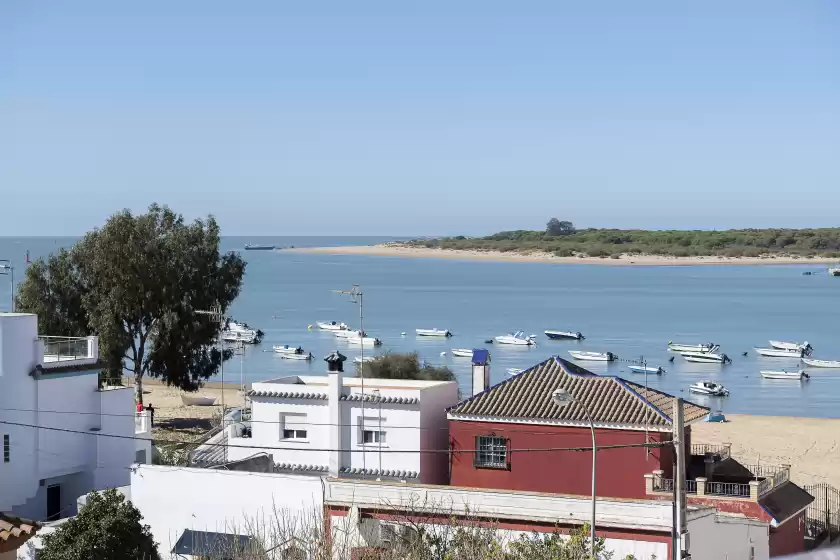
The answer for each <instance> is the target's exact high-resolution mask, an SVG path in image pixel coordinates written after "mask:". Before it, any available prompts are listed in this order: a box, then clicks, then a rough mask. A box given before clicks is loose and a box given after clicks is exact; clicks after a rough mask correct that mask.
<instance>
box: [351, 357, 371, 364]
mask: <svg viewBox="0 0 840 560" xmlns="http://www.w3.org/2000/svg"><path fill="white" fill-rule="evenodd" d="M375 359H376V356H365V357H364V358H362V357H361V356H356V357H355V358H353V361H354V362H356V363H357V364H361V363H367V362H372V361H373V360H375Z"/></svg>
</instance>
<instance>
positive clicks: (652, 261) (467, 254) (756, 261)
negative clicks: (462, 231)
mask: <svg viewBox="0 0 840 560" xmlns="http://www.w3.org/2000/svg"><path fill="white" fill-rule="evenodd" d="M280 250H281V251H282V252H284V253H302V254H324V255H359V256H370V257H402V258H415V259H450V260H460V261H488V262H534V263H546V264H596V265H605V266H709V265H718V266H721V265H735V266H751V265H773V264H777V265H778V264H806V265H815V264H816V265H826V264H831V263H836V262H837V259H829V258H823V257H814V258H792V257H787V256H778V257H722V256H707V257H668V256H664V255H624V254H623V255H621V257H620V258H617V259H612V258H601V257H558V256H555V255H553V254H551V253H527V254H524V253H502V252H500V251H467V250H459V249H427V248H423V247H406V246H402V245H390V244H386V245H357V246H339V247H296V248H293V249H280Z"/></svg>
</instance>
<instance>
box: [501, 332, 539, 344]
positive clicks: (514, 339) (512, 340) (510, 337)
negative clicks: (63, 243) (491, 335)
mask: <svg viewBox="0 0 840 560" xmlns="http://www.w3.org/2000/svg"><path fill="white" fill-rule="evenodd" d="M496 342H498V343H499V344H512V345H514V346H536V345H537V341H536V340H534V338H533V335H532V336H525V332H524V331H516V332H515V333H510V334H503V335H501V336H497V337H496Z"/></svg>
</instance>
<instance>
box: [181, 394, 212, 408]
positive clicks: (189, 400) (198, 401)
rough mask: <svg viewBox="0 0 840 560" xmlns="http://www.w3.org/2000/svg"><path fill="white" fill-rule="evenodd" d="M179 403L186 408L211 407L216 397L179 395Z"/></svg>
mask: <svg viewBox="0 0 840 560" xmlns="http://www.w3.org/2000/svg"><path fill="white" fill-rule="evenodd" d="M181 402H182V403H183V404H185V405H187V406H213V405H214V404H216V397H202V396H200V395H184V394H182V395H181Z"/></svg>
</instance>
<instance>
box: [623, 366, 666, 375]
mask: <svg viewBox="0 0 840 560" xmlns="http://www.w3.org/2000/svg"><path fill="white" fill-rule="evenodd" d="M627 369H629V370H630V371H632V372H633V373H648V374H653V375H662V374H663V373H665V370H664V369H662V368H661V367H652V366H627Z"/></svg>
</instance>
